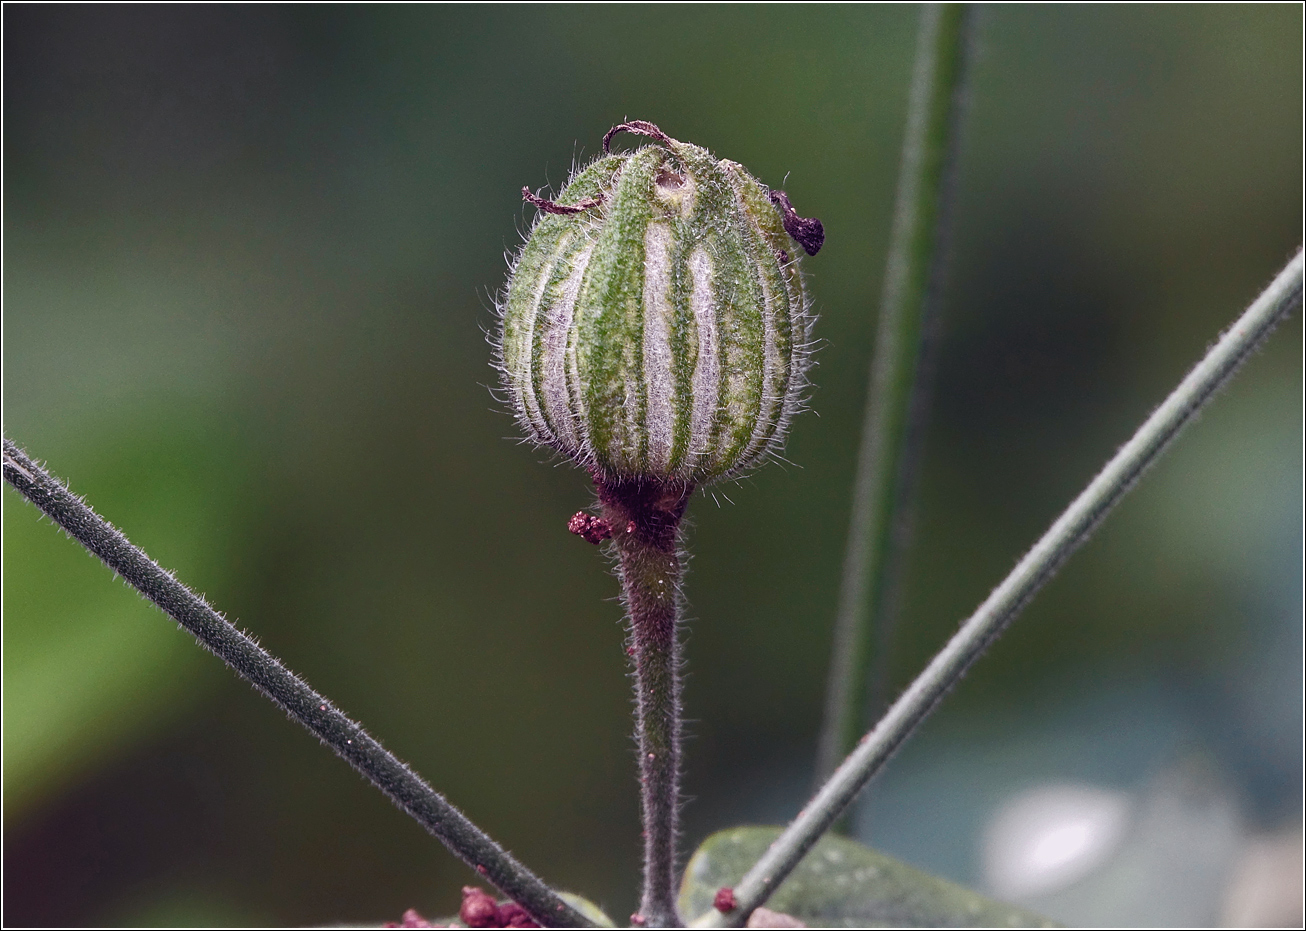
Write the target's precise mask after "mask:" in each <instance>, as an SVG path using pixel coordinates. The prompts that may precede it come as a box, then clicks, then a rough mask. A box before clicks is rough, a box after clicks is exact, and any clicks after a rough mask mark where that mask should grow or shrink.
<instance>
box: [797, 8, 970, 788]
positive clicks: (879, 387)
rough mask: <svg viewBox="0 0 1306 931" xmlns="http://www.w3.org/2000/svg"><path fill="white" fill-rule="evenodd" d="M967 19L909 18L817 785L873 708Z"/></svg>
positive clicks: (900, 534)
mask: <svg viewBox="0 0 1306 931" xmlns="http://www.w3.org/2000/svg"><path fill="white" fill-rule="evenodd" d="M976 16H977V12H976V11H975V9H974V8H973V7H971V6H969V5H965V6H963V5H961V4H955V3H950V4H943V5H940V4H930V5H928V6H926V7H924V8H923V9H922V10H921V26H920V33H919V36H918V38H917V46H916V64H915V69H914V74H913V76H912V86H911V96H910V100H909V102H908V108H907V131H906V134H905V136H904V138H903V146H902V162H901V167H900V169H899V174H898V194H897V203H896V205H895V207H894V216H893V229H892V232H891V234H890V240H889V255H888V259H887V262H886V266H885V275H884V291H883V294H882V297H881V301H880V317H879V325H878V330H877V333H876V338H875V354H874V358H873V359H872V361H871V372H870V384H869V386H868V388H867V395H866V414H865V419H864V421H863V425H862V440H861V447H860V449H859V452H858V456H857V475H856V478H855V479H854V482H853V505H852V512H851V515H850V520H849V526H848V543H847V547H846V549H845V555H844V566H843V580H842V583H841V586H840V590H839V607H838V610H837V613H836V619H835V633H834V647H833V653H832V655H831V661H830V680H829V684H828V687H827V692H826V707H825V718H824V722H823V725H822V729H821V736H820V742H819V745H818V749H817V763H816V781H817V784H818V785H819V784H820V783H821V782H823V781H824V780H825V779H827V778H828V777H829V775H830V773H832V772H834V768H835V767H836V766H837V765H838V763H839V761H840V760H841V759H843V757H844V755H845V754H846V753H848V751H849V750H851V749H852V747H853V743H854V742H855V741H856V739H857V737H858V735H859V734H860V733H861V732H862V730H863V729H864V728H865V727H866V726H867V724H868V723H869V721H868V718H869V717H870V715H871V714H873V713H878V712H879V710H880V706H881V705H882V703H883V700H884V693H885V681H884V680H885V678H886V677H887V675H888V664H887V656H888V648H889V641H890V636H891V633H892V628H893V621H894V615H895V613H896V609H897V589H898V580H899V577H900V575H901V569H902V563H903V553H904V551H905V550H906V547H907V542H908V538H909V536H910V520H909V513H910V503H911V498H912V492H913V489H914V487H915V476H916V472H917V463H918V461H919V459H920V451H921V445H922V443H923V440H924V434H925V430H924V423H925V413H926V410H927V408H928V406H929V405H928V400H929V390H928V389H929V383H930V380H931V370H932V368H933V365H932V362H933V358H934V351H933V349H934V344H935V339H934V333H935V330H936V329H937V317H938V306H939V302H940V299H941V295H942V291H943V283H944V277H945V270H946V260H947V257H948V251H949V242H950V240H951V232H952V214H953V203H954V202H955V199H956V198H955V190H956V183H955V182H956V167H957V156H958V150H959V148H960V144H959V142H960V137H961V125H962V120H963V117H964V116H965V110H966V98H967V88H968V85H969V75H970V70H971V68H970V64H971V58H972V57H973V45H974V31H975V19H976Z"/></svg>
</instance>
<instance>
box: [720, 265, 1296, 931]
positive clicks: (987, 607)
mask: <svg viewBox="0 0 1306 931" xmlns="http://www.w3.org/2000/svg"><path fill="white" fill-rule="evenodd" d="M1301 300H1302V253H1301V251H1298V252H1297V255H1296V256H1294V257H1293V259H1292V260H1291V261H1290V262H1289V263H1288V264H1287V266H1286V267H1285V268H1284V269H1283V270H1282V271H1281V272H1279V274H1278V275H1277V276H1276V277H1275V279H1274V281H1273V282H1272V283H1271V284H1270V286H1269V287H1268V288H1266V289H1265V291H1264V292H1262V293H1261V295H1260V297H1258V298H1257V299H1256V300H1255V301H1254V302H1253V303H1252V305H1251V307H1249V308H1248V309H1247V311H1246V312H1245V313H1244V314H1243V315H1242V316H1241V317H1239V318H1238V320H1237V321H1235V322H1234V324H1233V326H1231V327H1230V328H1229V329H1228V330H1227V331H1226V332H1225V333H1224V335H1222V336H1221V337H1220V339H1219V340H1218V341H1217V342H1216V344H1215V345H1214V346H1213V347H1212V348H1211V349H1210V351H1208V352H1207V354H1206V356H1205V357H1204V358H1203V359H1202V360H1201V361H1200V362H1198V363H1197V365H1196V367H1194V368H1193V370H1192V371H1191V372H1189V373H1188V375H1187V377H1185V378H1184V380H1183V381H1182V382H1180V383H1179V387H1177V388H1175V390H1174V391H1172V392H1171V393H1170V396H1169V397H1168V398H1166V399H1165V401H1163V402H1162V403H1161V406H1160V407H1158V408H1157V409H1156V410H1155V411H1154V412H1153V413H1152V415H1151V416H1150V417H1148V418H1147V420H1146V421H1145V422H1144V423H1143V425H1142V426H1141V427H1139V428H1138V430H1137V432H1135V433H1134V435H1133V436H1132V437H1130V439H1129V441H1128V442H1127V443H1125V445H1124V446H1122V447H1121V448H1120V451H1119V452H1117V453H1116V454H1115V456H1114V457H1112V459H1111V460H1110V461H1109V462H1108V463H1107V464H1106V466H1105V467H1104V468H1103V469H1102V471H1101V472H1099V473H1098V474H1097V477H1096V478H1094V479H1093V481H1092V482H1090V483H1089V485H1088V487H1087V488H1086V489H1084V491H1083V492H1081V493H1080V495H1079V497H1077V498H1076V499H1075V500H1074V501H1073V502H1071V504H1070V506H1069V507H1068V508H1066V510H1065V511H1064V512H1063V513H1062V514H1061V516H1060V517H1058V518H1057V520H1056V522H1055V523H1053V524H1052V526H1051V527H1050V528H1049V529H1048V531H1047V532H1046V533H1044V534H1043V536H1042V538H1041V539H1040V540H1039V541H1038V542H1037V543H1035V544H1034V547H1033V549H1031V550H1030V551H1029V552H1028V553H1026V554H1025V556H1024V558H1022V559H1021V560H1020V562H1019V563H1018V564H1017V565H1016V568H1015V569H1013V570H1012V571H1011V573H1010V574H1009V575H1008V576H1007V577H1006V578H1005V579H1003V580H1002V584H1000V585H999V586H998V587H997V588H995V589H994V590H993V593H992V594H991V595H989V597H988V598H987V599H986V600H985V601H984V603H983V604H981V605H980V606H979V608H977V609H976V610H975V613H974V614H972V615H971V616H970V618H968V619H967V620H966V622H965V623H964V624H962V625H961V629H960V630H959V631H957V633H956V634H955V635H954V636H953V638H952V639H951V640H949V641H948V643H947V645H946V646H944V648H943V649H942V650H940V651H939V653H938V655H936V656H935V657H934V659H933V660H931V661H930V664H929V665H928V666H926V667H925V670H924V672H922V673H921V674H920V675H919V676H917V677H916V680H915V681H914V682H912V684H911V685H909V686H908V687H907V690H906V691H905V692H903V694H902V696H901V697H899V698H898V700H897V701H895V702H894V703H893V706H892V707H891V708H890V709H889V710H888V712H887V713H886V714H885V715H884V717H883V718H881V719H880V722H879V723H878V724H876V725H875V728H874V729H873V730H871V732H870V733H868V734H867V735H866V736H865V737H863V738H862V739H861V741H860V742H859V743H858V745H857V749H856V750H854V751H853V753H852V754H851V755H850V756H849V757H848V758H847V759H845V760H844V761H843V763H842V764H840V766H839V768H838V769H837V770H835V773H834V775H833V776H831V777H830V779H829V780H828V781H827V782H826V783H825V784H824V785H823V786H822V787H821V788H820V790H819V791H818V792H817V793H816V796H815V797H814V798H813V799H812V800H811V801H810V802H808V803H807V805H806V807H805V808H803V810H802V812H800V813H799V815H798V817H797V818H795V819H794V821H793V822H792V823H791V824H790V825H789V827H788V828H786V829H785V831H784V833H783V834H781V835H780V837H778V838H777V839H776V841H775V843H773V844H772V845H771V847H770V848H769V849H768V850H767V852H766V853H765V854H764V855H763V856H762V859H761V860H759V861H758V862H757V863H756V864H755V865H754V866H753V867H752V869H750V870H749V871H748V873H747V875H745V876H744V878H743V880H742V881H741V882H740V883H739V885H737V886H735V888H734V895H735V901H736V903H737V907H736V908H735V909H734V910H733V911H731V912H730V913H729V914H728V915H723V914H722V913H720V912H718V911H716V910H713V911H710V912H708V914H707V915H705V916H704V917H703V918H702V919H701V920H700V921H699V922H698V923H697V925H696V926H697V927H722V926H727V925H730V926H738V925H742V924H744V923H745V922H746V921H747V919H748V916H749V915H750V914H751V913H752V912H753V910H754V909H755V908H757V907H758V906H759V905H761V904H762V903H764V902H765V901H766V900H767V898H768V897H769V896H770V894H771V893H772V892H774V891H775V889H776V888H777V887H778V886H779V885H780V884H781V883H782V882H783V881H784V879H785V877H787V876H788V875H789V873H790V872H791V871H792V870H793V868H794V867H795V866H797V865H798V862H799V861H800V860H801V859H802V858H803V856H804V855H805V854H806V853H807V851H809V850H810V849H811V848H812V846H813V845H814V844H815V843H816V842H817V840H819V839H820V837H821V835H822V834H824V833H825V831H826V830H828V829H829V828H830V826H831V825H833V824H834V822H835V821H836V820H837V819H838V818H839V817H840V816H841V815H842V813H843V812H844V811H845V810H846V809H847V808H848V806H849V805H850V804H851V803H852V801H853V800H854V799H855V798H856V797H857V795H858V793H859V792H860V791H861V790H862V788H863V787H864V786H865V785H866V783H867V782H868V781H870V779H871V777H872V776H874V775H875V774H876V773H877V772H878V771H879V769H880V767H882V766H883V765H884V763H885V762H886V761H887V760H888V759H889V757H890V756H891V755H892V754H893V752H894V751H895V750H896V749H897V748H898V746H899V745H900V744H901V743H902V742H903V741H904V740H906V739H907V737H909V736H910V735H911V733H912V731H913V730H914V729H915V728H916V726H917V725H918V724H920V722H921V721H923V720H924V719H925V718H926V717H927V716H928V715H929V713H930V712H931V711H933V710H934V707H935V706H936V705H937V704H938V702H939V700H940V699H941V698H942V697H943V696H944V694H945V693H946V692H947V691H948V689H950V688H952V686H954V685H956V683H957V681H958V680H959V679H961V677H962V676H963V675H965V673H966V670H967V669H969V668H970V665H971V664H972V663H973V662H974V661H975V660H976V659H977V658H978V657H979V655H980V654H981V653H983V652H984V649H985V648H986V647H987V646H988V645H989V644H990V643H992V642H993V641H994V640H995V639H997V637H998V636H999V635H1000V634H1001V633H1002V631H1003V630H1005V629H1006V627H1007V625H1008V624H1010V623H1011V621H1012V619H1013V618H1015V616H1016V615H1017V614H1019V613H1020V611H1021V609H1022V608H1024V607H1025V605H1026V604H1028V603H1029V601H1030V599H1031V598H1033V597H1034V595H1035V593H1037V592H1038V590H1039V589H1040V588H1042V587H1043V585H1044V583H1046V582H1047V581H1048V579H1050V578H1052V576H1053V575H1054V574H1055V573H1056V571H1057V570H1058V569H1059V568H1061V566H1062V564H1063V563H1065V561H1066V559H1067V558H1069V556H1070V554H1071V553H1073V552H1074V551H1075V550H1076V549H1077V548H1078V547H1079V545H1080V544H1081V543H1083V542H1084V541H1085V540H1087V539H1088V537H1089V536H1090V535H1091V534H1092V532H1093V531H1094V530H1095V529H1096V528H1097V526H1098V525H1099V524H1100V523H1101V522H1102V520H1103V519H1104V518H1105V517H1106V516H1107V514H1108V513H1110V511H1111V509H1112V508H1113V507H1115V505H1116V504H1117V503H1118V502H1119V501H1120V499H1121V498H1122V497H1123V496H1124V494H1125V492H1127V491H1129V489H1130V488H1132V487H1133V486H1134V483H1135V482H1137V481H1138V479H1139V478H1140V477H1141V476H1142V474H1143V472H1144V471H1146V469H1147V467H1148V466H1150V465H1151V464H1152V463H1153V462H1155V461H1156V459H1157V458H1158V457H1159V456H1160V455H1161V453H1162V452H1163V451H1164V450H1165V449H1166V447H1167V446H1168V445H1169V443H1170V441H1171V440H1173V439H1174V438H1175V436H1176V435H1178V433H1179V431H1180V430H1181V429H1182V428H1183V427H1184V426H1185V425H1186V424H1187V423H1188V422H1189V421H1190V420H1192V419H1193V417H1194V416H1195V415H1196V414H1197V412H1198V411H1199V410H1201V408H1202V407H1203V406H1204V405H1205V404H1206V402H1207V401H1209V400H1210V399H1211V397H1212V396H1213V395H1214V394H1215V393H1216V392H1217V391H1218V390H1219V389H1220V388H1221V387H1222V386H1223V385H1224V384H1225V383H1226V382H1227V381H1228V380H1229V379H1230V378H1231V377H1232V376H1233V374H1234V373H1235V372H1236V371H1237V370H1238V367H1239V366H1240V365H1241V364H1242V363H1243V362H1244V361H1246V359H1247V358H1248V357H1249V356H1250V355H1251V354H1252V353H1253V352H1254V351H1255V349H1256V347H1257V346H1258V345H1259V344H1260V342H1261V340H1263V339H1264V338H1265V337H1266V336H1268V335H1269V333H1270V331H1271V330H1273V329H1274V327H1275V326H1276V325H1277V324H1278V323H1279V321H1281V320H1282V319H1283V318H1284V317H1286V316H1287V315H1288V314H1289V313H1290V312H1291V311H1292V310H1293V309H1294V308H1295V307H1300V306H1301Z"/></svg>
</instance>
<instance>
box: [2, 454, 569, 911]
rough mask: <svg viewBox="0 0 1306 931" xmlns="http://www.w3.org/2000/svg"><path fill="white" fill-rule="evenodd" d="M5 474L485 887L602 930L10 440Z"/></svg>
mask: <svg viewBox="0 0 1306 931" xmlns="http://www.w3.org/2000/svg"><path fill="white" fill-rule="evenodd" d="M4 476H5V480H6V481H7V482H9V484H10V485H12V486H13V487H14V488H15V489H17V490H18V492H19V493H21V494H22V495H23V496H24V497H25V498H27V500H29V501H31V502H32V503H33V504H35V505H36V506H37V507H38V508H40V509H41V510H42V511H44V512H45V513H46V514H47V515H48V516H49V517H50V518H51V519H52V520H53V521H54V522H55V523H56V524H58V525H59V526H60V527H62V528H63V529H64V530H65V531H66V532H67V533H68V535H69V536H70V537H72V538H73V539H74V540H76V541H77V542H78V543H80V544H81V545H82V546H84V547H86V549H88V550H90V551H91V552H92V553H93V554H95V555H96V556H98V557H99V558H100V559H101V560H103V562H104V564H105V565H107V566H108V567H109V568H110V569H112V570H113V571H114V572H116V573H117V574H118V575H120V576H122V577H123V579H125V580H126V581H127V582H128V583H129V584H130V585H131V586H132V587H133V588H135V589H136V590H137V591H138V592H140V593H141V594H142V595H143V596H145V598H147V599H148V600H149V601H151V602H153V603H154V605H155V606H156V607H158V608H159V610H161V611H163V612H164V613H165V614H167V615H168V616H169V617H171V618H172V619H173V620H174V621H176V622H177V623H178V624H180V625H181V626H182V627H184V628H186V630H188V631H190V632H191V633H192V634H193V635H194V636H195V639H197V640H198V641H199V642H200V645H201V646H204V647H205V648H207V649H209V650H211V651H212V652H213V653H216V654H217V655H218V657H219V658H220V659H222V660H223V662H225V663H226V664H227V665H228V666H230V667H231V668H232V669H233V670H235V672H236V673H237V674H238V675H240V676H241V677H243V678H244V679H246V680H248V681H249V682H250V683H251V684H253V686H254V687H255V688H256V689H258V690H259V691H260V692H262V693H263V694H264V695H266V696H267V697H268V698H270V699H271V700H272V701H273V702H274V703H275V704H277V705H278V706H279V707H281V708H282V709H283V710H284V711H285V712H286V713H287V714H289V715H290V717H292V718H294V719H295V720H296V721H298V722H299V723H300V724H302V725H303V726H304V727H306V728H307V729H308V730H309V731H311V732H312V733H313V734H314V735H315V736H317V738H318V739H319V740H321V741H322V742H323V743H324V744H326V745H327V746H329V747H330V748H331V749H332V750H334V751H335V752H336V753H337V754H338V755H339V756H341V757H342V758H343V759H344V760H345V761H346V762H347V763H349V765H350V766H352V767H354V769H356V770H358V771H359V772H360V773H362V774H363V775H364V776H365V777H366V778H367V779H368V780H369V781H370V782H371V783H372V784H373V785H374V786H376V787H377V788H378V789H380V790H381V791H382V792H384V793H385V794H386V795H387V796H388V797H389V799H390V800H391V801H392V802H394V803H395V805H396V806H398V807H399V808H400V809H402V810H403V811H405V812H407V813H408V814H409V815H411V816H412V817H413V818H415V819H417V821H418V823H420V824H421V825H422V827H424V828H426V830H427V831H429V832H430V833H431V834H433V835H435V837H436V838H437V839H438V840H439V841H440V842H441V843H443V844H444V845H445V846H446V847H448V848H449V851H450V852H451V853H453V854H454V856H456V857H458V858H459V859H460V860H462V861H463V862H464V863H466V864H467V865H468V866H470V867H471V868H472V869H474V870H476V872H477V873H478V874H479V875H480V876H481V877H482V878H484V879H485V880H487V881H489V882H491V883H493V884H494V885H495V887H496V888H498V889H499V890H500V891H502V892H503V893H504V894H505V895H507V896H509V897H510V898H512V899H513V900H514V901H515V902H517V903H518V904H520V905H521V906H522V907H524V908H525V909H526V910H527V911H528V912H530V914H531V917H533V918H534V919H535V920H536V921H538V922H539V923H540V924H542V925H545V926H546V927H585V928H591V927H594V922H592V921H590V920H589V919H588V918H586V917H585V916H584V915H582V914H581V913H580V912H578V911H577V910H576V909H574V908H573V907H572V906H570V905H568V904H567V903H566V902H565V901H564V900H563V899H562V898H560V897H559V896H558V894H557V893H555V892H554V891H553V890H552V889H550V888H549V887H548V886H547V885H545V884H544V881H543V880H541V879H540V878H539V877H538V876H536V875H535V874H534V873H532V872H531V871H530V870H528V869H527V868H526V867H525V866H523V865H522V864H521V863H519V862H517V860H516V859H514V858H513V856H512V855H511V854H509V853H508V852H507V851H506V850H504V849H503V848H502V847H500V846H499V845H498V844H497V843H495V842H494V841H493V840H492V839H491V838H490V837H489V836H488V835H487V834H485V832H483V831H482V830H481V829H480V828H478V827H477V826H476V825H474V824H472V822H471V821H469V820H468V819H467V817H466V815H464V814H463V813H462V812H460V811H459V810H458V809H457V808H455V807H454V806H452V805H450V804H449V802H448V801H446V800H445V798H444V796H442V795H440V793H438V792H436V791H435V790H434V789H432V788H431V787H430V786H429V785H428V784H427V783H426V781H425V780H424V779H422V777H421V776H419V775H417V773H415V772H413V770H411V769H410V768H409V767H408V766H407V765H405V764H404V763H402V762H400V760H399V759H398V758H397V757H395V755H394V754H392V753H390V752H389V751H388V750H386V749H385V748H384V747H383V746H381V744H380V743H379V742H378V741H377V740H376V739H375V738H373V737H372V735H371V734H369V733H368V732H367V731H365V730H363V728H362V726H361V725H359V724H357V723H356V722H354V721H352V720H350V719H349V718H348V717H347V716H346V715H345V714H344V712H342V711H340V710H339V709H337V708H336V707H335V705H333V704H332V703H331V702H329V701H328V700H327V699H325V698H323V697H322V696H321V695H319V694H318V693H317V692H315V691H313V689H312V688H310V687H309V685H308V683H307V682H305V681H304V680H303V679H300V678H299V677H298V676H296V675H295V674H294V673H293V672H291V671H290V670H288V669H286V668H285V667H284V666H282V665H281V663H280V662H279V661H278V660H277V659H276V658H275V657H274V656H272V654H270V653H268V652H267V651H266V650H264V649H263V648H262V647H260V646H259V645H258V644H256V643H255V642H254V641H253V640H252V639H250V638H249V637H248V636H247V635H245V634H244V633H242V632H241V631H240V630H238V629H237V628H236V627H235V626H233V625H232V624H231V623H230V622H229V621H227V619H226V618H224V617H223V616H222V615H221V614H219V613H218V612H217V611H216V610H214V609H213V608H212V607H211V606H210V605H209V604H208V602H206V601H205V600H204V599H203V598H201V597H200V596H199V595H197V594H195V593H194V592H193V591H191V590H190V589H189V588H187V587H186V586H185V585H183V584H182V583H181V582H179V581H177V579H176V578H174V577H173V575H172V573H170V572H168V571H167V570H165V569H163V568H161V567H160V566H159V564H158V563H156V562H155V561H154V560H152V559H151V558H150V557H149V556H148V555H146V554H145V553H144V552H143V551H142V550H140V549H139V548H137V547H136V546H134V545H133V544H132V543H131V541H129V540H128V539H127V538H126V537H125V536H124V535H123V534H122V533H121V532H120V531H118V530H117V529H115V528H114V527H113V526H112V525H111V524H109V522H108V521H106V520H105V519H104V518H102V517H100V515H98V514H96V513H95V511H93V510H91V508H90V507H89V506H88V505H87V504H86V503H85V502H83V501H81V500H80V499H79V498H77V497H76V496H75V495H73V494H72V492H70V491H69V490H68V489H67V487H66V486H65V485H64V484H63V483H62V482H60V481H59V480H57V479H56V478H54V477H53V476H51V475H50V474H49V473H48V472H46V471H45V469H43V468H41V466H39V465H37V464H36V463H35V462H33V461H32V459H30V458H29V457H28V456H27V454H26V453H24V452H23V451H22V450H21V449H19V448H18V446H17V445H15V444H14V443H13V442H12V441H10V440H9V438H8V437H6V438H5V440H4Z"/></svg>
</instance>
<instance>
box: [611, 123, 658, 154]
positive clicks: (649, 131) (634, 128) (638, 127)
mask: <svg viewBox="0 0 1306 931" xmlns="http://www.w3.org/2000/svg"><path fill="white" fill-rule="evenodd" d="M622 132H625V133H634V134H635V135H636V136H650V137H652V138H654V139H656V140H657V141H658V142H660V143H662V144H663V145H670V144H671V141H672V140H671V137H670V136H668V135H667V134H666V133H664V132H663V131H662V130H660V129H658V128H657V126H655V125H654V124H652V123H650V122H649V121H648V120H629V121H628V122H625V123H618V124H617V125H616V126H614V127H612V128H611V129H609V130H608V131H607V132H606V133H604V134H603V154H604V155H607V154H608V152H609V151H611V150H610V149H609V148H608V145H609V144H610V143H611V142H612V137H613V136H615V135H616V134H617V133H622Z"/></svg>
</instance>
